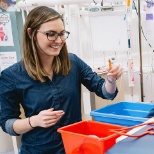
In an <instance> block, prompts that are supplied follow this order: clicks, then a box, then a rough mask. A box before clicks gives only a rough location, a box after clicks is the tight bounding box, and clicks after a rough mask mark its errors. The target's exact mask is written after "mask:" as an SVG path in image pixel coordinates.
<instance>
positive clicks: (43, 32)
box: [37, 30, 70, 41]
mask: <svg viewBox="0 0 154 154" xmlns="http://www.w3.org/2000/svg"><path fill="white" fill-rule="evenodd" d="M37 31H38V32H40V33H42V34H44V35H46V36H47V39H48V40H49V41H55V40H57V38H58V36H59V37H60V39H61V40H62V41H65V40H66V39H68V37H69V35H70V32H68V31H65V30H64V31H62V32H60V33H57V32H55V31H41V30H37ZM51 32H53V33H55V34H57V35H56V37H55V39H53V40H50V39H49V38H48V37H49V33H51ZM64 32H65V33H67V34H68V36H67V38H65V39H62V38H61V35H62V33H64Z"/></svg>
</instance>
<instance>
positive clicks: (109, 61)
mask: <svg viewBox="0 0 154 154" xmlns="http://www.w3.org/2000/svg"><path fill="white" fill-rule="evenodd" d="M108 67H109V71H110V70H111V69H112V63H111V60H110V59H109V60H108Z"/></svg>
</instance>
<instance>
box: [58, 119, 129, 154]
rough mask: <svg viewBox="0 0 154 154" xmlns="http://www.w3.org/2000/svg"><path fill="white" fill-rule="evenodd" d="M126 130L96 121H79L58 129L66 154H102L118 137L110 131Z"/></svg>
mask: <svg viewBox="0 0 154 154" xmlns="http://www.w3.org/2000/svg"><path fill="white" fill-rule="evenodd" d="M120 128H126V127H125V126H120V125H113V124H108V123H102V122H96V121H91V120H88V121H81V122H77V123H74V124H71V125H68V126H65V127H62V128H59V129H58V132H60V133H61V135H62V139H63V143H64V147H65V151H66V153H67V154H104V153H105V152H106V151H107V150H108V149H109V148H111V147H112V146H113V145H114V144H115V141H116V138H117V137H119V135H117V134H114V133H112V132H111V131H110V129H112V130H113V129H120Z"/></svg>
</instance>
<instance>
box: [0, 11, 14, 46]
mask: <svg viewBox="0 0 154 154" xmlns="http://www.w3.org/2000/svg"><path fill="white" fill-rule="evenodd" d="M0 46H14V43H13V36H12V28H11V20H10V15H9V14H8V13H0Z"/></svg>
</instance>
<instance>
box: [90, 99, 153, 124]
mask: <svg viewBox="0 0 154 154" xmlns="http://www.w3.org/2000/svg"><path fill="white" fill-rule="evenodd" d="M153 108H154V104H148V103H142V102H118V103H114V104H110V105H107V106H104V107H102V108H100V109H97V110H94V111H91V112H90V115H91V116H93V117H94V120H95V121H99V122H106V123H111V124H117V125H122V126H134V125H138V124H141V123H143V122H145V121H147V120H148V115H149V113H150V112H151V110H152V109H153Z"/></svg>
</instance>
